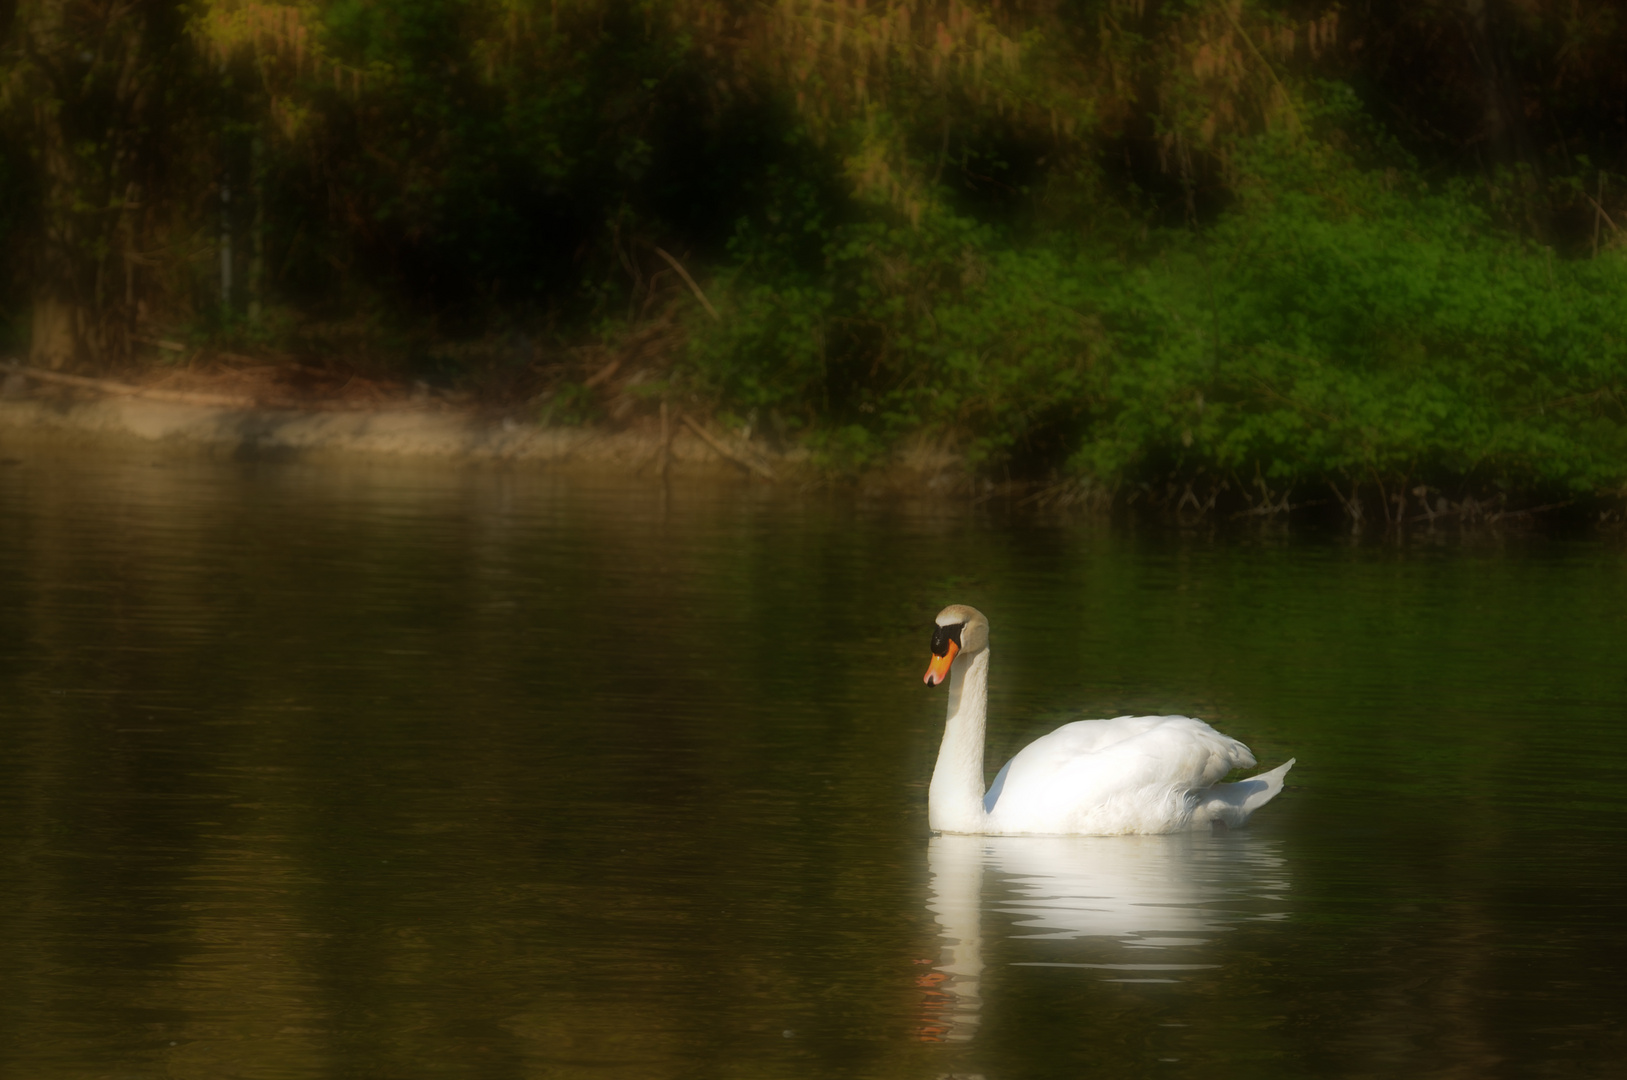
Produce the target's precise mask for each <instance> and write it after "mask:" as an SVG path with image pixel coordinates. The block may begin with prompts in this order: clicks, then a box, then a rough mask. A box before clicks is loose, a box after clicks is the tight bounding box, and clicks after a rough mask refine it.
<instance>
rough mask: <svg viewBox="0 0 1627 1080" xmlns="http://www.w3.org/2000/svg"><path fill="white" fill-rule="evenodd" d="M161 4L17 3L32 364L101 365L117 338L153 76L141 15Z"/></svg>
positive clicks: (120, 337) (123, 327)
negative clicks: (30, 233) (27, 174)
mask: <svg viewBox="0 0 1627 1080" xmlns="http://www.w3.org/2000/svg"><path fill="white" fill-rule="evenodd" d="M162 10H163V6H162V5H139V4H130V3H123V2H119V0H22V2H21V3H19V4H18V6H17V14H16V19H15V22H14V27H15V32H16V37H17V39H18V40H17V44H18V48H17V49H16V53H17V55H19V57H20V58H21V63H20V64H19V66H18V69H17V73H16V74H17V75H18V76H20V77H19V78H18V79H17V82H18V84H20V85H19V86H18V89H20V90H21V94H19V100H21V101H25V102H27V105H26V106H25V108H27V109H28V110H29V112H28V113H25V114H24V115H25V116H26V117H27V119H28V121H29V122H30V125H31V127H32V128H33V131H32V134H33V145H34V150H35V158H34V166H35V175H36V179H37V190H38V191H39V198H40V201H39V206H38V217H37V220H38V222H39V231H38V232H37V234H36V236H35V238H34V239H35V243H34V249H35V250H34V259H33V267H32V275H33V282H32V284H33V297H32V301H33V318H32V335H31V342H30V345H29V357H30V360H31V362H32V363H33V364H34V365H35V366H37V367H44V368H51V369H60V368H63V367H66V366H70V365H73V364H78V363H85V362H91V363H105V362H106V361H108V360H111V359H115V358H116V356H117V354H118V353H120V352H122V347H123V344H124V342H126V341H127V340H128V333H129V330H130V328H131V327H130V324H131V320H132V318H133V307H134V301H135V294H136V290H135V288H134V282H133V281H132V280H129V279H128V277H127V275H130V274H132V273H133V268H134V264H133V260H134V258H135V247H136V239H137V238H136V235H135V221H134V219H133V218H132V217H131V213H130V211H131V206H130V204H131V202H132V193H133V192H135V191H138V190H140V184H139V182H138V174H139V173H140V171H141V168H142V166H143V164H144V160H145V158H144V153H143V150H144V145H143V140H144V139H146V138H148V135H147V133H146V129H147V128H150V127H152V126H153V125H154V118H153V117H150V116H147V115H145V113H146V111H147V106H148V103H149V101H150V99H151V97H152V95H151V94H150V93H149V89H150V87H149V83H150V81H151V79H152V78H153V77H154V70H153V65H152V64H151V63H150V62H149V60H150V57H149V52H148V34H147V20H148V18H149V17H153V16H154V15H155V13H158V12H160V11H162ZM121 281H122V282H124V287H123V288H120V287H119V283H120V282H121Z"/></svg>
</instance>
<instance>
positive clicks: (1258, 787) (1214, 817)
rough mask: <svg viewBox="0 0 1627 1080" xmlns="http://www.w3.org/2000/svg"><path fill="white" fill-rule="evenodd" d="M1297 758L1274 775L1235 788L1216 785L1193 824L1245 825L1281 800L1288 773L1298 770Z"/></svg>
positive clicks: (1240, 784)
mask: <svg viewBox="0 0 1627 1080" xmlns="http://www.w3.org/2000/svg"><path fill="white" fill-rule="evenodd" d="M1294 760H1295V759H1294V758H1289V759H1288V760H1287V761H1285V762H1283V763H1282V764H1281V765H1278V766H1277V767H1276V768H1275V769H1272V770H1271V771H1270V772H1263V773H1260V774H1259V775H1257V776H1251V777H1249V778H1248V779H1247V780H1239V781H1238V782H1237V783H1235V784H1216V785H1215V786H1214V787H1212V788H1210V789H1209V790H1208V791H1205V792H1204V793H1203V801H1202V802H1200V803H1199V804H1198V809H1197V812H1196V813H1195V814H1193V817H1192V819H1193V822H1194V823H1199V822H1207V821H1221V822H1224V823H1225V824H1227V825H1241V824H1243V823H1244V822H1246V821H1248V819H1249V815H1250V814H1252V813H1254V811H1256V810H1258V809H1259V808H1260V807H1262V806H1264V805H1265V804H1266V803H1268V802H1270V801H1271V800H1272V799H1275V798H1276V797H1277V793H1278V792H1280V791H1282V783H1283V780H1284V778H1286V777H1287V775H1288V770H1289V769H1292V768H1293V767H1294Z"/></svg>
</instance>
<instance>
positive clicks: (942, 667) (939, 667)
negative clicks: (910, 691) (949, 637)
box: [921, 641, 960, 686]
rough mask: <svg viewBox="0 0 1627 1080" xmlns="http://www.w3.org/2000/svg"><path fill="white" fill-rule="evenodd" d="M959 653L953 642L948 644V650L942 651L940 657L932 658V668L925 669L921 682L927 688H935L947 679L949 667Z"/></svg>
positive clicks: (958, 648)
mask: <svg viewBox="0 0 1627 1080" xmlns="http://www.w3.org/2000/svg"><path fill="white" fill-rule="evenodd" d="M959 653H960V646H959V645H956V644H955V643H954V642H953V641H951V642H949V648H947V649H945V650H944V654H943V655H942V656H933V658H932V666H931V667H929V668H927V669H926V674H925V675H924V676H922V678H921V681H922V682H924V683H926V684H927V685H928V686H937V685H938V684H939V683H941V682H943V681H944V680H945V679H947V678H949V665H950V664H953V663H954V662H955V657H956V656H957V655H958V654H959Z"/></svg>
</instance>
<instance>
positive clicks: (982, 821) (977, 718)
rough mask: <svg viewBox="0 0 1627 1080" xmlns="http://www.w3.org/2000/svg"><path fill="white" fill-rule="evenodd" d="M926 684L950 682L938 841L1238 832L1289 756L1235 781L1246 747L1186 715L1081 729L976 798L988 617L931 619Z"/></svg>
mask: <svg viewBox="0 0 1627 1080" xmlns="http://www.w3.org/2000/svg"><path fill="white" fill-rule="evenodd" d="M937 622H938V626H937V629H936V630H935V631H934V632H933V635H932V666H931V667H929V668H928V669H927V673H926V677H925V681H926V684H927V685H928V686H936V685H937V684H938V683H941V682H943V680H944V677H945V676H948V678H949V720H948V723H947V724H946V725H945V726H944V731H943V746H942V747H941V748H940V749H939V751H938V765H937V768H935V769H933V771H932V786H931V788H930V789H929V791H928V795H927V818H928V821H929V822H930V824H931V826H932V829H933V831H934V832H943V833H983V834H988V835H1025V834H1026V835H1067V836H1079V835H1086V836H1107V835H1114V834H1118V833H1167V832H1175V831H1177V830H1179V829H1186V828H1192V827H1196V826H1206V825H1209V824H1210V823H1211V822H1221V823H1223V824H1226V825H1241V824H1243V823H1244V822H1246V821H1247V820H1248V819H1249V815H1250V814H1252V813H1254V811H1256V810H1258V809H1259V808H1260V807H1262V806H1264V805H1265V804H1266V803H1268V802H1270V801H1271V800H1272V799H1273V798H1274V797H1275V796H1276V794H1277V793H1278V792H1279V791H1281V790H1282V782H1283V777H1284V776H1285V775H1286V774H1287V772H1288V770H1289V769H1291V768H1293V766H1294V759H1293V758H1289V759H1288V760H1287V761H1286V762H1284V763H1283V764H1281V765H1278V766H1277V767H1276V768H1275V769H1272V770H1271V771H1270V772H1265V773H1260V774H1259V775H1257V776H1253V777H1250V778H1249V779H1247V780H1242V781H1239V782H1238V783H1235V784H1221V783H1217V781H1218V780H1220V778H1221V777H1223V776H1225V775H1226V774H1227V773H1229V772H1231V771H1232V770H1233V769H1247V768H1252V767H1253V766H1254V755H1253V754H1251V753H1249V748H1248V747H1246V746H1244V745H1243V744H1242V743H1240V742H1238V741H1237V740H1236V739H1233V738H1231V737H1230V736H1228V735H1222V734H1221V733H1220V732H1218V731H1216V730H1215V729H1214V728H1212V727H1210V726H1209V725H1208V724H1205V723H1204V722H1203V721H1202V720H1194V719H1192V718H1191V717H1187V716H1119V717H1115V718H1114V719H1112V720H1080V721H1078V722H1076V723H1072V724H1064V725H1062V726H1061V727H1059V728H1057V729H1056V730H1055V731H1053V732H1051V733H1050V734H1049V735H1046V736H1043V737H1041V738H1038V739H1035V740H1034V741H1033V742H1031V743H1029V744H1028V745H1027V746H1026V747H1024V748H1023V749H1022V750H1021V751H1019V752H1018V754H1017V756H1016V757H1014V758H1012V759H1011V760H1010V761H1008V762H1006V765H1005V768H1003V769H1001V770H1000V774H999V775H998V776H996V777H995V778H994V783H993V784H991V785H990V786H989V790H988V792H987V793H985V792H984V791H983V740H984V727H985V724H986V722H987V715H988V699H989V620H988V619H986V618H984V616H983V613H982V612H980V611H978V610H977V609H976V608H970V607H967V606H965V605H964V604H952V605H950V606H949V607H946V608H944V609H943V610H942V611H940V612H938V620H937Z"/></svg>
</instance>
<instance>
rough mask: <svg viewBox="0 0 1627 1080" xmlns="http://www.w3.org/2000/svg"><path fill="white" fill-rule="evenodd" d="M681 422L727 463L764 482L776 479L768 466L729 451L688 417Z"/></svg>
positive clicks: (720, 441)
mask: <svg viewBox="0 0 1627 1080" xmlns="http://www.w3.org/2000/svg"><path fill="white" fill-rule="evenodd" d="M683 422H684V424H686V425H687V426H688V428H689V430H690V431H693V432H694V433H695V434H696V435H699V436H700V437H701V439H702V440H703V441H704V442H705V443H706V445H707V446H710V447H711V448H712V449H713V450H716V451H717V452H718V453H719V454H721V455H722V456H723V457H725V458H727V459H728V460H729V461H732V462H734V463H735V464H736V465H739V466H740V467H741V468H743V469H746V470H748V471H750V472H754V473H756V474H757V475H758V476H761V477H762V478H763V479H764V480H773V479H776V477H775V476H774V473H773V470H771V469H770V468H769V467H768V466H766V465H761V464H759V463H757V462H755V461H752V460H751V459H750V458H748V457H746V456H745V455H743V454H740V453H738V452H736V451H734V450H731V449H730V448H729V447H728V446H727V445H725V444H724V443H723V441H722V440H720V439H718V438H717V437H716V436H715V435H713V434H712V433H711V432H709V431H707V430H706V429H705V428H703V427H701V426H700V425H699V424H697V423H695V421H694V420H692V419H690V418H689V417H687V416H685V417H683Z"/></svg>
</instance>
